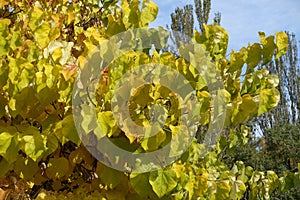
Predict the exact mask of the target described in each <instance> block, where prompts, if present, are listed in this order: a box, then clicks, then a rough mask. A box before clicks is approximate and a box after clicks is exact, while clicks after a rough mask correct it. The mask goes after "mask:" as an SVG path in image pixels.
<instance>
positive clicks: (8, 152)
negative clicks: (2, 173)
mask: <svg viewBox="0 0 300 200" xmlns="http://www.w3.org/2000/svg"><path fill="white" fill-rule="evenodd" d="M18 149H19V147H18V136H17V135H16V134H15V133H9V132H2V133H0V155H1V156H3V158H5V159H6V161H7V162H8V163H9V164H11V163H13V162H15V161H16V160H17V156H18Z"/></svg>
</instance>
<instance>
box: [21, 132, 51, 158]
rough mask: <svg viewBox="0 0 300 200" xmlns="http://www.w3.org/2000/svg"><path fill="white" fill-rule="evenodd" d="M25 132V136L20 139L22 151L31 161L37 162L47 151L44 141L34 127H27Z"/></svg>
mask: <svg viewBox="0 0 300 200" xmlns="http://www.w3.org/2000/svg"><path fill="white" fill-rule="evenodd" d="M25 131H26V135H24V136H23V137H22V144H23V146H24V147H23V148H22V150H23V151H24V152H25V153H26V155H27V156H29V157H30V158H31V159H32V160H34V161H38V160H39V159H40V158H41V157H42V155H43V154H44V152H45V151H46V150H47V147H46V144H45V143H46V141H45V140H44V138H43V137H42V136H41V134H40V132H39V130H38V129H37V128H35V127H28V128H27V129H26V130H25Z"/></svg>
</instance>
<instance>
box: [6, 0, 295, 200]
mask: <svg viewBox="0 0 300 200" xmlns="http://www.w3.org/2000/svg"><path fill="white" fill-rule="evenodd" d="M1 7H2V8H3V9H2V11H3V12H2V11H1V19H0V21H1V23H0V33H1V34H0V56H1V58H2V60H1V63H0V105H1V106H0V116H1V120H0V123H1V126H0V169H1V170H0V178H1V181H0V184H1V189H0V193H1V194H0V195H1V196H4V195H6V194H9V196H10V197H11V198H15V199H16V198H25V197H26V198H32V199H46V198H49V199H62V198H70V199H173V198H175V199H197V198H203V199H242V198H243V196H244V195H245V193H246V191H249V192H250V193H249V198H250V199H256V198H266V199H267V198H268V197H269V196H270V194H271V193H272V192H273V191H274V189H276V188H280V189H281V190H282V191H284V190H288V189H289V188H290V187H293V186H294V185H290V184H286V183H287V181H290V180H293V181H294V182H295V183H297V182H299V174H298V173H290V174H287V175H283V176H282V178H280V179H279V178H278V176H277V175H276V174H275V173H274V172H272V171H269V172H267V173H264V172H258V171H256V170H255V169H253V168H251V167H249V166H245V164H244V163H243V162H239V161H237V162H236V163H234V164H233V166H232V167H231V168H229V167H228V166H227V165H226V164H225V163H224V162H222V161H221V155H222V152H224V150H225V149H227V148H232V147H233V146H235V145H236V144H237V143H238V142H243V143H245V141H246V140H247V139H248V137H249V134H250V131H249V128H248V127H246V126H240V124H243V123H245V122H246V121H248V120H249V119H251V118H252V117H254V116H257V115H261V114H263V113H266V112H268V111H270V110H271V109H272V108H274V107H275V106H276V104H277V102H278V100H279V94H278V90H277V89H276V80H277V78H276V77H275V76H272V75H269V74H268V71H267V70H265V69H258V68H257V65H258V64H259V63H260V62H262V61H264V62H266V63H268V62H270V61H271V60H273V59H274V57H273V53H274V51H276V52H277V54H276V57H280V56H281V55H282V54H284V53H285V48H286V45H287V43H285V39H286V37H287V36H286V34H285V33H282V32H280V33H277V35H276V40H275V38H274V36H269V37H266V36H265V35H264V34H263V33H261V35H262V36H261V37H262V42H261V44H258V43H256V44H253V45H250V46H249V47H245V48H242V50H241V51H240V52H232V53H231V55H230V58H227V57H226V51H227V46H228V34H227V32H226V30H225V29H223V28H222V27H220V26H216V25H205V24H204V25H203V26H204V30H205V33H200V32H198V31H195V32H194V33H195V34H194V36H193V40H194V41H195V44H194V46H193V45H192V44H190V45H183V46H181V49H180V51H179V54H178V55H174V54H173V53H171V52H160V50H161V49H162V48H163V47H164V46H166V44H165V40H164V39H165V38H166V35H168V34H167V31H166V30H162V29H158V30H156V29H149V30H148V29H147V31H145V29H136V28H141V27H142V28H145V27H147V26H148V23H150V22H151V21H153V20H154V19H155V17H156V15H157V12H158V7H157V5H156V4H154V3H153V2H151V1H149V0H144V1H142V2H141V1H138V0H128V1H127V0H122V1H112V0H101V1H100V3H99V2H98V1H63V0H58V1H47V2H46V1H42V0H41V1H27V0H24V1H13V2H8V1H1ZM118 34H121V35H118ZM124 34H125V35H124ZM122 36H124V37H122ZM134 36H136V37H134ZM149 36H152V37H149ZM108 41H110V42H108ZM141 44H142V45H141ZM200 44H201V45H200ZM99 45H100V50H101V51H100V50H99V49H98V48H96V47H97V46H99ZM118 45H119V46H118ZM130 45H133V46H130ZM143 45H146V47H147V48H145V49H141V48H142V47H143ZM197 45H198V47H199V46H201V48H196V47H197ZM128 46H129V47H132V48H131V49H130V51H125V52H124V54H122V56H119V57H117V58H116V59H113V57H112V56H111V55H115V54H114V53H119V51H118V50H119V48H120V47H128ZM202 46H205V49H206V50H205V51H204V49H202ZM127 50H128V49H127ZM95 51H96V52H97V53H95ZM266 52H267V53H266ZM252 53H254V54H255V55H257V57H252V56H248V55H251V54H252ZM117 55H118V54H117ZM194 55H197V56H194ZM208 55H209V56H208ZM99 57H100V58H102V61H103V62H99V63H98V62H96V61H97V59H99ZM189 59H190V61H189ZM87 60H89V61H90V62H86V61H87ZM100 60H101V59H100ZM104 61H107V62H104ZM197 61H198V62H202V63H201V64H203V63H204V64H205V66H208V68H207V69H206V70H203V71H201V72H200V71H199V70H196V69H195V68H194V67H195V66H194V65H193V64H194V63H195V62H197ZM192 62H193V64H191V63H192ZM153 64H154V65H155V66H166V65H167V66H169V67H170V68H172V70H173V71H177V72H179V73H180V74H181V75H182V77H183V78H184V81H181V82H180V81H179V80H180V79H179V78H178V77H180V76H179V75H178V76H177V77H176V79H175V78H174V76H170V73H171V72H172V70H166V68H163V67H162V68H160V67H157V68H158V69H157V70H160V71H155V73H154V74H159V75H161V76H163V79H161V81H165V80H166V79H167V80H169V81H170V82H171V83H174V85H176V84H177V85H176V86H178V88H179V89H180V90H179V91H186V87H185V86H190V87H189V88H192V89H191V90H192V91H193V95H191V96H188V98H184V101H187V102H188V103H189V104H184V103H185V102H184V103H183V104H180V106H181V107H180V106H179V103H178V102H180V99H179V98H178V97H177V95H176V94H175V91H170V90H171V89H170V87H169V88H168V87H166V86H164V85H163V84H158V83H157V82H154V81H153V83H151V84H145V86H143V87H139V88H137V89H135V90H133V91H131V90H130V92H123V93H121V92H120V93H117V94H119V95H118V96H117V98H116V99H117V100H118V99H121V100H123V101H122V103H121V104H120V105H118V106H114V105H113V103H112V101H113V100H114V99H113V98H112V94H113V92H114V89H115V87H116V86H120V87H126V86H131V85H130V84H135V83H136V82H138V81H140V80H141V79H140V78H141V77H137V79H136V81H131V82H129V83H128V84H122V83H123V82H122V81H126V80H128V79H126V74H127V75H128V76H129V77H131V76H133V75H135V73H136V72H138V71H135V70H137V69H141V71H143V70H144V71H146V72H147V73H146V75H149V72H151V70H154V69H151V70H149V68H146V67H147V66H153ZM158 64H159V65H158ZM244 64H248V68H247V71H248V72H249V73H248V75H247V76H246V77H245V79H244V81H243V82H241V79H240V76H241V72H242V67H243V66H244ZM99 65H100V67H99ZM91 66H92V69H93V70H94V71H88V70H89V69H90V67H91ZM103 66H105V67H106V68H101V67H103ZM141 66H142V67H141ZM214 66H216V67H214ZM143 67H144V68H143ZM99 68H100V69H99ZM202 72H203V73H202ZM216 73H219V74H220V77H216V76H215V75H216ZM150 75H152V74H151V73H150ZM124 76H125V78H124ZM94 78H95V79H94ZM97 78H99V80H98V79H97ZM122 78H123V79H122ZM250 79H251V80H252V81H250ZM129 80H132V79H129ZM97 81H98V82H97ZM119 82H120V83H121V84H118V83H119ZM219 82H222V83H224V89H222V90H220V91H219V90H217V91H215V90H214V88H215V86H216V88H217V89H218V87H217V86H218V85H216V84H215V83H219ZM159 83H161V82H159ZM92 89H94V90H92ZM93 91H95V92H94V93H95V94H93ZM216 92H219V94H224V95H223V97H224V98H222V99H223V100H224V102H225V103H224V104H221V103H220V104H218V102H220V101H221V100H220V99H218V98H217V99H214V97H215V96H218V95H216V94H218V93H216ZM127 96H130V99H129V100H128V101H124V98H125V97H127ZM212 99H213V100H212ZM196 101H197V104H198V105H199V107H197V109H195V110H192V111H193V112H188V113H187V114H189V115H188V118H186V119H188V120H185V121H186V122H189V123H191V125H197V124H201V125H206V124H213V125H215V126H217V125H218V124H216V123H215V120H213V119H214V118H212V117H216V118H217V117H219V115H218V114H220V115H221V116H223V115H224V113H225V112H224V111H225V109H226V111H227V112H226V121H225V122H224V124H225V125H224V126H225V127H226V128H227V129H228V130H229V132H230V138H228V139H227V138H224V137H221V138H220V139H219V140H218V138H216V139H215V141H214V142H215V145H214V146H211V149H210V151H208V152H205V151H204V149H205V145H204V144H199V143H197V142H196V141H195V140H193V141H192V142H191V144H190V145H189V146H188V149H187V151H185V152H180V150H181V149H180V146H181V145H184V144H186V138H187V136H185V137H179V136H181V135H180V134H182V132H184V131H182V132H181V130H182V129H180V128H181V127H184V128H187V126H184V124H183V122H185V121H184V120H182V121H179V119H180V116H181V114H182V115H184V116H185V115H187V114H186V113H185V112H184V113H181V111H182V110H181V109H183V110H185V109H188V108H189V107H190V106H193V105H194V104H192V103H190V102H196ZM155 105H159V106H158V107H159V108H158V110H159V109H160V108H161V107H163V108H162V110H163V111H166V113H167V117H166V120H165V124H163V125H164V126H163V128H162V129H160V132H159V134H156V135H153V136H152V137H143V136H140V135H139V131H136V130H135V129H133V130H132V129H130V128H131V127H130V125H132V124H130V123H131V121H133V122H134V124H137V125H139V126H142V125H147V124H149V123H150V122H153V120H152V119H153V116H155V114H156V113H155V112H154V113H153V112H152V111H153V109H154V110H155V109H156V108H157V107H156V106H155ZM122 106H126V108H128V110H129V115H127V116H125V118H123V119H121V120H120V121H121V124H118V123H117V117H119V116H120V115H117V117H115V116H114V113H115V112H116V113H117V114H122V112H121V111H122V109H120V108H122ZM153 107H154V108H153ZM91 110H92V112H90V111H91ZM198 111H199V112H198ZM74 113H75V114H74ZM95 113H96V114H95ZM95 115H96V116H95ZM198 115H200V116H201V117H200V120H198V119H197V118H196V117H197V116H198ZM122 116H123V115H122ZM195 116H196V117H195ZM119 118H120V117H119ZM130 119H131V121H130ZM194 119H197V121H192V120H194ZM158 120H160V119H158ZM99 126H100V127H101V128H102V129H103V130H106V131H103V132H101V131H100V132H99V129H98V128H99ZM124 127H125V128H124ZM192 127H194V126H192ZM236 127H240V129H237V128H236ZM126 128H127V129H126ZM218 128H219V127H218ZM148 130H149V129H148ZM150 130H152V129H150ZM216 130H217V131H218V130H220V129H212V131H216ZM80 131H83V132H84V134H81V135H80V136H81V137H79V134H78V133H79V132H80ZM178 135H179V136H178ZM171 139H172V140H173V141H174V143H173V146H171V147H170V149H169V151H168V152H166V153H167V156H165V154H159V155H157V157H155V158H154V159H152V160H149V163H146V164H148V165H142V167H149V168H150V169H153V168H152V167H155V169H157V170H153V171H146V172H145V173H138V172H139V171H133V169H134V166H131V165H129V163H130V162H129V161H130V160H129V161H128V160H127V157H124V156H123V154H116V155H114V156H107V154H108V153H115V151H114V150H112V151H111V152H107V154H103V153H102V152H103V151H102V150H103V149H104V148H105V147H106V145H111V144H114V145H115V146H118V147H120V148H122V149H123V150H124V151H125V152H129V153H133V154H135V155H136V154H141V155H142V156H147V155H148V154H146V153H149V154H150V153H151V152H153V151H156V150H158V149H160V148H162V147H165V146H166V144H168V143H169V142H170V140H171ZM209 139H211V138H209ZM212 139H214V138H213V137H212ZM103 141H104V142H103ZM86 144H88V145H86ZM109 150H110V149H109ZM144 153H145V154H144ZM178 153H180V157H179V158H178V159H177V160H176V161H174V162H172V163H168V164H169V165H167V166H165V165H164V159H167V158H169V157H171V156H172V155H173V154H175V155H177V154H178ZM181 153H183V154H181ZM96 158H100V159H96ZM100 160H101V162H100ZM133 161H134V162H133V163H134V164H135V165H136V166H137V167H140V166H141V164H143V163H141V162H140V160H139V159H135V160H133ZM157 162H159V164H157ZM104 163H105V164H104ZM109 163H112V164H115V165H117V166H121V167H123V169H124V170H123V171H119V170H116V169H114V168H111V166H112V165H109ZM131 164H132V163H131ZM153 165H154V166H153ZM161 166H164V167H163V168H161ZM142 169H146V170H147V169H148V168H142ZM268 189H269V190H268ZM3 194H4V195H3Z"/></svg>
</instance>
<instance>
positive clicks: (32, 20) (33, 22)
mask: <svg viewBox="0 0 300 200" xmlns="http://www.w3.org/2000/svg"><path fill="white" fill-rule="evenodd" d="M43 13H44V12H43V11H42V10H41V9H40V8H38V7H37V6H35V7H34V8H33V10H32V12H31V13H30V16H29V27H30V28H31V30H32V31H35V29H36V28H37V27H38V26H39V24H40V22H41V21H42V20H43Z"/></svg>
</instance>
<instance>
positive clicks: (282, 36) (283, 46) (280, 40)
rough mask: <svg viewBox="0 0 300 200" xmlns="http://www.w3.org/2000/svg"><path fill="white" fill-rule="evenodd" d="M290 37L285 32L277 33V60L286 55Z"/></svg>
mask: <svg viewBox="0 0 300 200" xmlns="http://www.w3.org/2000/svg"><path fill="white" fill-rule="evenodd" d="M288 45H289V37H288V35H287V34H286V33H285V32H276V46H277V52H276V59H277V58H279V57H281V56H283V55H284V54H286V52H287V51H288Z"/></svg>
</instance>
